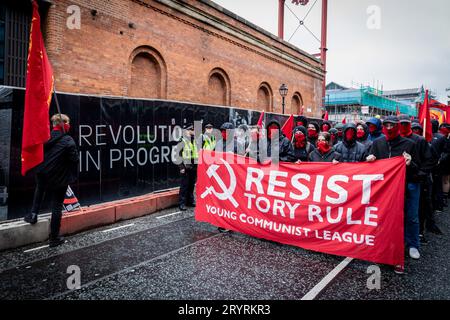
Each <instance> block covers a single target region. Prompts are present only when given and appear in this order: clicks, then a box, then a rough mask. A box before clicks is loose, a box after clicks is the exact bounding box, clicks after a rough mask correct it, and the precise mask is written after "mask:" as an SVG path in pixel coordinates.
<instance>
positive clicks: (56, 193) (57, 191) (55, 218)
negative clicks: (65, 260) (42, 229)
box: [31, 180, 67, 239]
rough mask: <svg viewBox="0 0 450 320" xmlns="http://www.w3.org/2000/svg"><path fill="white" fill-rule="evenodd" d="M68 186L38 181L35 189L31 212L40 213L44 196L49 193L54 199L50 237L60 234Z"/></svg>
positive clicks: (53, 237)
mask: <svg viewBox="0 0 450 320" xmlns="http://www.w3.org/2000/svg"><path fill="white" fill-rule="evenodd" d="M66 191H67V186H51V185H48V184H47V183H45V182H42V181H39V180H38V181H37V184H36V189H35V190H34V198H33V207H32V209H31V212H33V213H36V214H39V211H40V209H41V205H42V202H43V200H44V196H45V194H46V193H47V194H48V195H49V196H50V197H51V200H52V219H51V221H50V239H55V238H57V237H58V236H59V229H60V228H61V217H62V206H63V203H64V197H65V195H66Z"/></svg>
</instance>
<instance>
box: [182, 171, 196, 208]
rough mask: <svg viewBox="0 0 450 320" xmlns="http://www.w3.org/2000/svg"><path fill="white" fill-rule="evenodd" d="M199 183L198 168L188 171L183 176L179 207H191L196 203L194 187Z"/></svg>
mask: <svg viewBox="0 0 450 320" xmlns="http://www.w3.org/2000/svg"><path fill="white" fill-rule="evenodd" d="M196 181H197V168H194V169H186V170H185V172H184V173H182V174H181V185H180V198H179V205H182V204H184V205H189V204H192V203H193V202H194V187H195V182H196Z"/></svg>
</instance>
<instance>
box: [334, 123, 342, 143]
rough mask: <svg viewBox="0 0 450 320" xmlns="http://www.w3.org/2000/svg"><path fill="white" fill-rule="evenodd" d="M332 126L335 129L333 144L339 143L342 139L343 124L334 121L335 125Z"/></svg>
mask: <svg viewBox="0 0 450 320" xmlns="http://www.w3.org/2000/svg"><path fill="white" fill-rule="evenodd" d="M334 128H335V129H336V130H337V140H336V141H335V144H337V143H339V142H341V141H342V139H343V134H344V132H343V130H344V124H342V123H340V122H339V123H336V125H335V126H334Z"/></svg>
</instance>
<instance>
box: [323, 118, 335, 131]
mask: <svg viewBox="0 0 450 320" xmlns="http://www.w3.org/2000/svg"><path fill="white" fill-rule="evenodd" d="M331 128H333V126H332V125H331V122H329V121H327V120H325V121H323V122H322V124H321V125H320V131H322V132H329V131H330V129H331Z"/></svg>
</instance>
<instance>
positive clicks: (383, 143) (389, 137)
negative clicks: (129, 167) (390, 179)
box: [367, 116, 420, 274]
mask: <svg viewBox="0 0 450 320" xmlns="http://www.w3.org/2000/svg"><path fill="white" fill-rule="evenodd" d="M399 122H400V121H399V119H398V118H397V117H396V116H388V117H387V118H386V119H385V120H384V122H383V134H384V135H385V138H379V139H376V140H375V141H373V145H372V148H371V150H370V155H369V156H368V157H367V161H369V162H373V161H375V160H377V159H388V158H392V157H398V156H403V157H404V158H405V162H406V166H407V168H406V183H407V185H406V189H405V190H406V192H405V242H406V247H407V248H409V256H410V257H411V258H413V259H420V252H419V248H420V239H419V199H420V184H419V183H417V182H416V180H415V179H414V176H415V175H416V174H417V172H418V170H419V165H418V163H419V157H418V156H417V151H416V145H415V143H414V142H413V141H412V140H409V139H407V138H403V137H402V136H401V135H400V123H399ZM395 272H396V273H398V274H402V273H404V268H402V267H401V266H397V267H396V268H395Z"/></svg>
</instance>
